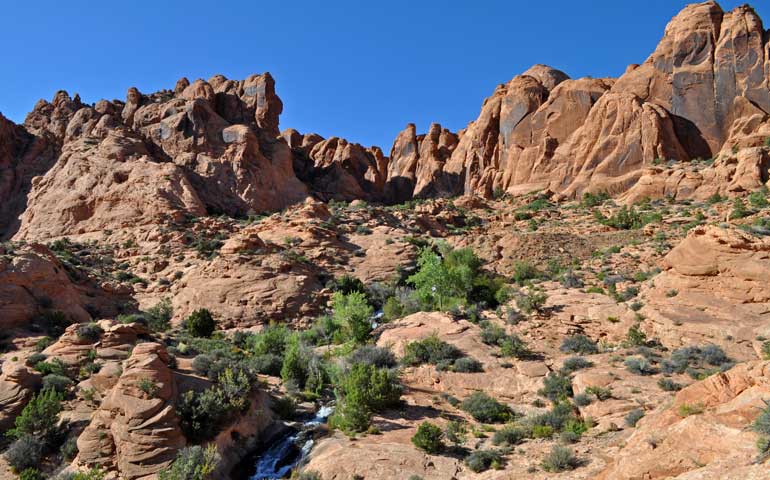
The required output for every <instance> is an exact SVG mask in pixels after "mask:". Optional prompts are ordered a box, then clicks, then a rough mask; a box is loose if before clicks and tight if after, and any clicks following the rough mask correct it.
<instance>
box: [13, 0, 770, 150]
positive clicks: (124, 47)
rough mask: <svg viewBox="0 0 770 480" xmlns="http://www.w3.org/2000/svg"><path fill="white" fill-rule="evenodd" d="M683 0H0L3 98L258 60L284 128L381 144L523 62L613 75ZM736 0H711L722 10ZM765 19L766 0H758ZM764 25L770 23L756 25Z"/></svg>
mask: <svg viewBox="0 0 770 480" xmlns="http://www.w3.org/2000/svg"><path fill="white" fill-rule="evenodd" d="M686 3H688V2H686V1H679V0H645V1H644V2H630V1H626V0H591V1H588V2H585V1H583V2H577V1H574V0H566V1H563V0H551V1H548V0H540V1H530V0H527V1H523V0H507V1H506V0H501V1H497V0H489V1H484V0H463V1H452V0H445V1H432V0H431V1H427V0H426V1H420V0H412V1H402V0H383V1H366V0H358V1H335V2H331V1H328V2H326V1H324V2H322V1H314V2H310V1H300V0H292V1H283V0H272V1H270V2H264V1H256V0H252V1H246V0H233V1H228V2H225V1H222V2H212V1H210V0H209V1H198V0H188V1H163V0H156V1H146V0H135V1H130V2H117V1H103V0H100V1H96V0H94V1H83V0H73V1H60V0H59V1H53V0H20V1H8V2H6V3H5V4H4V5H3V13H2V17H3V20H4V21H3V22H2V27H1V28H0V45H3V46H4V48H3V58H2V61H1V62H0V92H2V95H0V112H2V113H3V114H5V115H6V116H7V117H9V118H11V119H13V120H15V121H17V122H20V121H22V120H23V119H24V116H25V115H26V113H27V112H28V111H29V110H31V109H32V107H33V105H34V104H35V102H36V101H37V100H38V99H39V98H46V99H50V98H51V97H52V95H53V93H54V92H55V91H56V90H59V89H65V90H67V91H69V92H70V93H71V94H73V93H75V92H77V93H80V95H81V97H82V98H83V100H84V101H86V102H95V101H97V100H99V99H100V98H108V99H113V98H119V99H124V98H125V92H126V89H127V88H128V87H131V86H136V87H138V88H139V89H140V90H141V91H143V92H151V91H155V90H159V89H162V88H173V86H174V83H175V82H176V80H177V79H178V78H180V77H182V76H187V77H188V78H190V80H191V81H192V80H194V79H195V78H199V77H200V78H209V77H210V76H211V75H213V74H216V73H222V74H224V75H225V76H227V77H228V78H237V79H240V78H244V77H245V76H247V75H248V74H250V73H260V72H263V71H270V72H271V73H272V74H273V76H274V77H275V78H276V82H277V89H278V94H279V95H280V96H281V98H282V99H283V102H284V114H283V115H282V116H281V128H282V129H283V128H288V127H293V128H296V129H297V130H299V131H301V132H303V133H304V132H317V133H320V134H321V135H323V136H326V137H328V136H332V135H336V136H341V137H345V138H347V139H349V140H351V141H355V142H359V143H363V144H365V145H373V144H374V145H380V146H381V147H383V149H384V150H385V151H386V154H387V152H388V151H389V149H390V145H391V142H392V140H393V138H394V137H395V136H396V134H397V133H398V132H399V131H400V130H401V129H402V128H403V127H404V126H405V125H406V124H407V123H409V122H414V123H416V124H417V127H418V130H419V131H424V130H426V129H427V127H428V125H429V124H430V122H433V121H436V122H440V123H441V124H443V125H444V126H445V127H448V128H450V129H452V130H458V129H460V128H463V127H464V126H465V125H466V124H467V123H468V122H469V121H471V120H473V119H474V118H475V117H476V116H477V115H478V112H479V109H480V107H481V102H482V100H483V99H484V98H485V97H487V96H489V95H490V94H491V92H492V91H493V90H494V88H495V86H496V85H497V84H499V83H503V82H506V81H508V80H509V79H510V78H511V77H513V76H514V75H516V74H518V73H521V72H522V71H523V70H525V69H527V68H528V67H529V66H530V65H532V64H534V63H545V64H549V65H552V66H554V67H557V68H560V69H562V70H564V71H565V72H566V73H567V74H569V75H570V76H571V77H573V78H577V77H581V76H586V75H591V76H594V77H602V76H618V75H620V74H621V73H622V72H623V71H624V69H625V67H626V65H628V64H629V63H641V62H642V61H644V60H645V58H646V57H647V56H648V55H649V54H650V53H651V52H652V51H653V49H654V48H655V45H656V43H657V42H658V40H659V39H660V37H661V36H662V34H663V29H664V27H665V25H666V23H667V22H668V21H669V19H670V18H671V17H672V16H673V15H674V14H676V13H677V12H678V11H679V10H680V9H681V8H682V7H683V6H684V5H685V4H686ZM741 3H743V2H741V1H738V0H730V1H723V2H721V4H722V7H723V8H724V9H725V10H728V9H731V8H733V7H735V6H737V5H739V4H741ZM754 6H755V7H756V8H757V12H758V13H759V14H760V15H761V16H763V18H764V19H765V20H766V22H768V23H770V20H768V19H770V2H768V1H767V0H761V1H760V0H757V1H756V2H755V5H754ZM766 27H767V25H766Z"/></svg>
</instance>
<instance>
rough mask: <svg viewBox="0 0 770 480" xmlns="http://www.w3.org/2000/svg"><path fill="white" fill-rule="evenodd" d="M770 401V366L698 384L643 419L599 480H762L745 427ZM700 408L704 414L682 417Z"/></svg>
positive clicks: (749, 366) (750, 366)
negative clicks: (687, 410)
mask: <svg viewBox="0 0 770 480" xmlns="http://www.w3.org/2000/svg"><path fill="white" fill-rule="evenodd" d="M769 396H770V364H768V362H749V363H746V364H741V365H738V366H736V367H735V368H733V369H732V370H730V371H728V372H726V373H718V374H716V375H713V376H711V377H709V378H707V379H706V380H703V381H701V382H697V383H695V384H693V385H691V386H689V387H687V388H685V389H684V390H682V391H681V392H679V393H678V394H677V395H676V398H675V399H674V402H673V404H671V405H670V406H669V405H666V406H663V407H660V408H659V409H658V410H657V411H656V412H655V413H654V414H649V415H648V416H646V417H645V418H643V419H642V420H641V421H640V422H639V424H638V427H637V429H636V430H635V431H634V433H633V434H632V435H631V436H630V437H629V438H628V440H627V441H626V442H625V445H624V446H623V448H622V449H621V450H620V452H619V453H618V454H617V455H614V458H613V459H612V463H611V464H610V465H609V467H608V468H607V469H605V470H604V471H603V472H602V474H601V475H600V476H599V477H598V478H599V479H607V480H609V479H613V480H615V479H618V480H631V479H651V480H653V479H658V478H660V479H662V478H678V479H695V478H734V479H738V478H746V479H748V478H757V479H759V478H763V477H764V476H766V475H767V466H766V465H761V464H755V462H754V460H755V458H756V452H757V450H756V442H757V435H756V434H755V433H753V432H751V431H750V429H748V428H747V427H749V425H750V424H751V422H752V421H753V420H754V419H755V418H756V417H757V415H758V414H759V412H760V410H761V409H762V408H763V407H765V404H764V400H766V399H767V398H768V397H769ZM683 405H690V406H692V405H698V406H700V407H701V408H703V410H704V412H703V413H702V414H694V415H689V416H686V415H683V414H681V413H680V407H682V406H683Z"/></svg>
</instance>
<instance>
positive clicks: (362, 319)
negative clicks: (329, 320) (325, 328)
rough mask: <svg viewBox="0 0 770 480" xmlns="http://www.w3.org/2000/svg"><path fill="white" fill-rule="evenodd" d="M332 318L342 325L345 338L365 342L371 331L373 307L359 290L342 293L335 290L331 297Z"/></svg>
mask: <svg viewBox="0 0 770 480" xmlns="http://www.w3.org/2000/svg"><path fill="white" fill-rule="evenodd" d="M332 310H333V312H334V314H333V318H334V321H335V322H336V323H337V324H338V325H342V326H343V330H344V331H345V334H346V336H347V338H349V339H352V340H353V341H355V342H356V343H365V342H366V341H367V340H368V339H369V334H370V333H371V331H372V320H371V317H372V313H373V311H374V310H373V309H372V307H371V306H370V305H369V303H368V302H367V300H366V295H365V294H364V293H361V292H357V291H354V292H350V293H348V294H344V293H342V292H336V293H335V294H334V296H333V297H332Z"/></svg>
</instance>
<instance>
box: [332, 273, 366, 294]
mask: <svg viewBox="0 0 770 480" xmlns="http://www.w3.org/2000/svg"><path fill="white" fill-rule="evenodd" d="M326 287H327V288H331V289H332V290H334V291H335V292H340V293H342V294H343V295H348V294H350V293H353V292H358V293H366V286H365V285H364V282H362V281H361V280H359V279H357V278H356V277H354V276H352V275H348V274H344V275H342V276H341V277H339V278H335V279H334V280H332V281H331V282H329V283H328V284H327V285H326Z"/></svg>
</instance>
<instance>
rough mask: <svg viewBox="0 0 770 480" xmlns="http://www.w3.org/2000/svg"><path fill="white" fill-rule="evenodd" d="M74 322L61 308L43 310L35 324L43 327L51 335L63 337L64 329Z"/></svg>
mask: <svg viewBox="0 0 770 480" xmlns="http://www.w3.org/2000/svg"><path fill="white" fill-rule="evenodd" d="M71 324H72V320H70V319H69V317H67V315H66V314H64V312H61V311H59V310H47V311H45V312H43V313H42V314H41V315H40V316H39V317H38V318H37V320H36V321H35V322H33V325H35V326H37V327H39V328H41V329H42V330H43V331H44V332H46V334H47V335H48V336H49V337H55V338H58V337H61V336H62V334H63V333H64V329H65V328H67V327H68V326H70V325H71Z"/></svg>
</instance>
